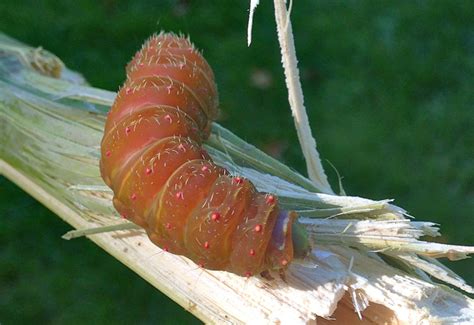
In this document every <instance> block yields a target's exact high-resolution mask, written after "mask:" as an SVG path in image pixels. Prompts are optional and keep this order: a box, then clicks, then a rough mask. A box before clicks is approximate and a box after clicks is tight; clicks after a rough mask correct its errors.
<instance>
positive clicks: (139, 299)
mask: <svg viewBox="0 0 474 325" xmlns="http://www.w3.org/2000/svg"><path fill="white" fill-rule="evenodd" d="M261 2H262V4H261V5H260V7H259V8H258V10H257V11H256V16H255V23H254V31H253V44H252V46H251V47H250V48H248V47H247V46H246V24H247V13H248V12H247V9H248V8H247V6H248V1H222V0H221V1H138V0H135V1H118V0H101V1H94V0H90V1H88V0H74V1H72V0H71V1H28V0H23V1H18V0H16V1H12V0H2V1H1V2H0V30H2V31H3V32H5V33H7V34H9V35H11V36H13V37H15V38H18V39H19V40H21V41H24V42H26V43H28V44H31V45H34V46H43V47H44V48H46V49H48V50H50V51H52V52H53V53H55V54H57V55H58V56H59V57H60V58H62V59H63V60H64V62H65V63H66V64H67V65H68V66H69V67H70V68H72V69H75V70H77V71H80V72H82V73H83V74H84V76H85V77H86V78H87V79H88V80H89V81H90V83H91V84H92V85H95V86H97V87H101V88H105V89H110V90H116V89H117V88H118V86H119V85H120V84H121V83H122V81H123V79H124V66H125V64H126V63H127V61H128V60H129V59H130V58H131V56H132V54H133V53H134V52H135V51H136V50H137V49H138V47H139V46H140V44H141V43H142V42H143V40H144V39H145V38H146V37H147V36H148V35H150V34H151V33H153V32H154V31H158V30H161V29H164V30H168V31H175V32H178V31H181V32H183V33H186V34H190V36H191V37H192V40H193V41H194V42H195V43H196V44H197V46H198V47H199V48H201V49H203V51H204V54H205V56H206V58H207V60H208V61H209V63H210V64H211V66H212V67H213V68H214V70H215V73H216V78H217V82H218V85H219V90H220V99H221V109H222V111H223V112H222V116H221V119H220V123H222V124H223V125H224V126H226V127H227V128H229V129H231V130H232V131H234V132H235V133H237V134H238V135H240V136H241V137H243V138H244V139H246V140H247V141H249V142H251V143H254V144H256V145H257V146H259V147H260V148H262V149H264V150H266V151H268V152H270V153H271V154H273V155H274V156H276V157H278V158H279V159H281V160H282V161H284V162H285V163H287V164H289V165H290V166H292V167H293V168H295V169H297V170H299V171H301V172H304V170H305V167H304V161H303V158H302V156H301V153H300V150H299V147H298V144H297V139H296V135H295V130H294V126H293V121H292V119H291V114H290V111H289V108H288V103H287V93H286V88H285V85H284V79H283V71H282V68H281V65H280V55H279V48H278V44H277V40H276V34H275V23H274V19H273V12H272V10H273V6H272V3H271V2H272V1H270V0H267V1H261ZM473 17H474V1H469V0H466V1H416V2H415V1H347V2H345V1H317V0H307V1H303V0H299V1H294V7H293V12H292V20H293V27H294V33H295V37H296V47H297V51H298V57H299V61H300V65H299V66H300V70H301V76H302V83H303V88H304V93H305V100H306V107H307V109H308V114H309V118H310V121H311V124H312V126H313V130H314V133H315V136H316V138H317V140H318V148H319V150H320V153H321V155H322V157H324V158H325V159H328V160H329V161H331V162H332V163H333V164H334V165H335V166H336V167H337V169H338V170H339V172H340V173H341V174H342V175H343V176H344V180H343V182H344V186H345V189H346V191H347V192H348V194H352V195H360V196H365V197H369V198H374V199H383V198H395V199H396V203H397V204H398V205H400V206H402V207H404V208H406V209H407V210H408V211H409V212H410V213H411V214H412V215H414V216H416V217H417V218H418V219H420V220H431V221H434V222H438V223H440V224H441V226H442V232H443V234H444V236H443V237H441V238H440V239H439V240H440V241H441V242H451V243H457V244H466V245H467V244H470V245H473V244H474V238H473V233H474V232H473V229H474V222H473V215H472V213H473V211H474V168H473V166H474V164H473V163H474V131H473V128H474V111H473V109H474V107H473V104H474V91H473V90H474V19H473ZM258 76H260V77H262V76H263V77H264V78H263V79H264V81H265V82H256V81H255V80H256V79H258ZM0 141H1V140H0ZM325 165H326V167H327V171H328V173H329V174H330V178H331V180H332V182H333V184H335V183H336V182H335V180H336V179H335V175H334V172H333V171H332V170H331V168H329V166H328V164H325ZM0 216H1V221H0V322H1V323H2V324H19V323H50V324H64V323H71V324H74V323H86V322H89V323H92V324H94V323H106V322H110V323H117V324H135V323H157V322H160V323H167V324H173V323H196V322H198V320H197V319H195V318H194V317H193V316H192V315H190V314H188V313H187V312H186V311H184V309H182V308H181V307H179V306H177V305H175V304H174V303H173V302H171V301H170V300H169V299H168V298H167V297H165V296H164V295H162V294H161V293H159V292H158V291H157V290H155V289H154V288H152V287H151V286H150V285H148V284H147V283H145V282H144V281H143V280H142V279H141V278H139V277H138V276H137V275H135V274H134V273H133V272H131V271H129V270H128V269H127V268H126V267H124V266H123V265H121V264H120V263H119V262H117V261H116V260H115V259H113V258H112V257H110V256H109V255H107V254H106V253H104V252H103V251H102V250H101V249H99V248H98V247H96V246H95V245H94V244H92V243H91V242H90V241H88V240H85V239H82V240H75V241H71V242H66V241H63V240H61V239H60V236H61V235H62V234H63V233H64V232H66V231H67V230H69V229H70V227H69V226H68V225H67V224H65V223H64V222H62V221H61V220H60V219H59V218H57V217H56V216H55V215H53V214H52V213H51V212H49V211H48V210H47V209H45V208H44V207H43V206H41V204H39V203H38V202H36V201H35V200H34V199H32V198H31V197H29V196H28V195H27V194H25V193H24V192H22V191H21V190H19V189H18V188H17V187H16V186H15V185H13V184H12V183H10V182H9V181H7V180H6V179H4V178H0ZM450 265H451V266H452V267H453V268H454V269H455V270H456V271H458V272H459V273H460V274H462V275H463V276H464V277H465V278H466V279H467V280H468V281H469V282H470V284H474V275H473V266H474V265H473V262H472V261H461V262H457V263H455V264H454V263H450Z"/></svg>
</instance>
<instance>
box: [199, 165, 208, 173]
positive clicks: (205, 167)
mask: <svg viewBox="0 0 474 325" xmlns="http://www.w3.org/2000/svg"><path fill="white" fill-rule="evenodd" d="M208 170H209V167H207V166H202V168H201V171H203V172H207V171H208Z"/></svg>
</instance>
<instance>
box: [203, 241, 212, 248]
mask: <svg viewBox="0 0 474 325" xmlns="http://www.w3.org/2000/svg"><path fill="white" fill-rule="evenodd" d="M203 246H204V248H205V249H208V248H209V246H210V245H209V242H208V241H206V242H204V245H203Z"/></svg>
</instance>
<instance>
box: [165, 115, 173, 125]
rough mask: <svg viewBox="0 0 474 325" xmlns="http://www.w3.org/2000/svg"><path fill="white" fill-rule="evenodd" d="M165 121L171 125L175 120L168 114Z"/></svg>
mask: <svg viewBox="0 0 474 325" xmlns="http://www.w3.org/2000/svg"><path fill="white" fill-rule="evenodd" d="M164 119H165V120H166V121H168V123H170V124H171V123H172V122H173V119H172V118H171V115H169V114H166V115H165V117H164Z"/></svg>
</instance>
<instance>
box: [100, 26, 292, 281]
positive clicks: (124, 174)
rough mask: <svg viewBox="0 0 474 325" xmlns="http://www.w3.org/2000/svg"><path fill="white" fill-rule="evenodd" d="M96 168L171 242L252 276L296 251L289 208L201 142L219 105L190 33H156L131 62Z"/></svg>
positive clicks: (123, 207) (121, 204) (127, 210)
mask: <svg viewBox="0 0 474 325" xmlns="http://www.w3.org/2000/svg"><path fill="white" fill-rule="evenodd" d="M126 72H127V80H126V81H125V84H124V85H123V87H122V88H121V89H120V91H119V92H118V95H117V98H116V100H115V102H114V104H113V106H112V108H111V110H110V112H109V115H108V118H107V122H106V125H105V131H104V137H103V139H102V144H101V161H100V170H101V174H102V178H103V179H104V181H105V183H106V184H107V185H108V186H110V187H111V188H112V189H113V191H114V200H113V203H114V206H115V208H116V209H117V211H118V212H119V213H120V214H121V215H122V216H124V217H126V218H128V219H129V220H131V221H132V222H134V223H136V224H138V225H140V226H142V227H143V228H144V229H145V230H146V232H147V234H148V236H149V238H150V240H151V241H152V242H153V243H155V244H156V245H157V246H159V247H161V248H162V249H164V250H165V251H169V252H171V253H174V254H180V255H184V256H186V257H188V258H190V259H191V260H193V261H194V262H196V263H197V264H198V265H200V266H202V267H204V268H206V269H212V270H226V271H229V272H233V273H236V274H239V275H244V276H251V275H254V274H258V273H260V272H263V271H266V270H269V269H279V270H281V269H283V268H285V267H286V266H287V265H288V263H290V262H291V261H292V259H293V243H292V239H291V232H292V231H291V226H292V222H293V219H294V218H295V217H294V214H293V213H288V212H286V211H280V210H279V208H278V203H277V198H276V197H275V196H273V195H270V194H266V193H259V192H258V191H257V190H256V189H255V187H254V186H253V184H252V183H251V182H250V181H248V180H246V179H243V178H241V177H233V176H231V175H229V173H228V172H227V171H226V170H225V169H224V168H222V167H219V166H217V165H216V164H214V163H213V161H212V159H211V158H210V157H209V155H208V154H207V152H206V151H205V150H204V149H203V148H202V146H201V144H202V142H203V141H204V140H205V139H206V138H207V137H208V136H209V133H210V129H211V123H212V121H213V120H214V119H215V118H216V116H217V113H218V95H217V88H216V84H215V81H214V74H213V72H212V70H211V68H210V67H209V65H208V63H207V62H206V60H205V59H204V58H203V57H202V55H201V54H200V53H199V52H198V51H197V50H196V49H195V48H194V46H193V45H192V44H191V42H190V41H189V40H188V39H187V38H184V37H182V36H177V35H174V34H168V33H160V34H159V35H154V36H152V37H151V38H150V39H149V40H148V41H146V42H145V44H144V45H143V47H142V49H141V50H140V51H139V52H137V54H136V55H135V56H134V58H133V59H132V61H131V62H130V63H129V64H128V66H127V68H126Z"/></svg>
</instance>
